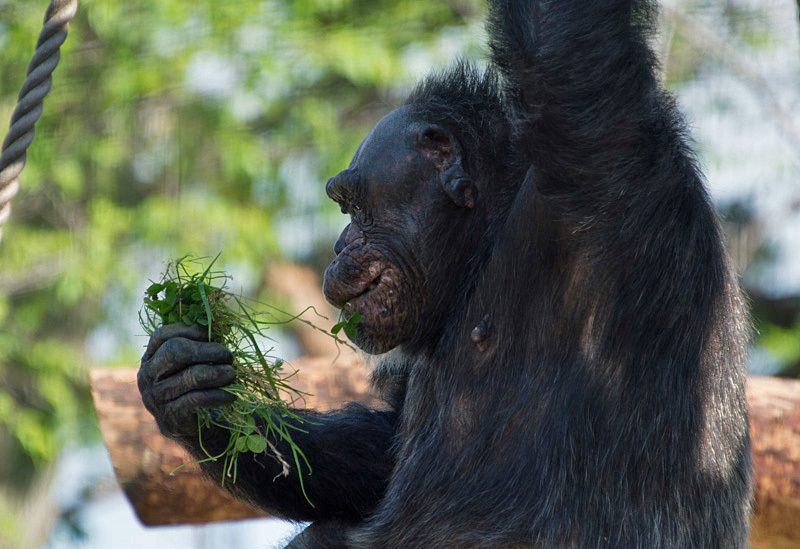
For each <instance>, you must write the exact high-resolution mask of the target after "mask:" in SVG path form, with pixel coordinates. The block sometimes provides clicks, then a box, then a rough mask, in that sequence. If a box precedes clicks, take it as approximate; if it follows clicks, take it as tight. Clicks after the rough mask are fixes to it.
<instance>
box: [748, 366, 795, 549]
mask: <svg viewBox="0 0 800 549" xmlns="http://www.w3.org/2000/svg"><path fill="white" fill-rule="evenodd" d="M747 401H748V404H749V406H750V436H751V437H752V439H753V465H754V468H755V514H754V516H753V520H752V522H751V532H750V545H751V546H752V547H765V548H766V547H769V548H772V549H797V548H798V547H800V381H796V380H790V379H780V378H771V377H750V378H749V379H748V381H747Z"/></svg>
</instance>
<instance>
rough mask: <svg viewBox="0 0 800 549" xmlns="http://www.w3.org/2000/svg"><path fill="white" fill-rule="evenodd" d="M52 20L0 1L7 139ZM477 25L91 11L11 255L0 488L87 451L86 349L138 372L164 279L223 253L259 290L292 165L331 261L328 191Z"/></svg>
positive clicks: (264, 12) (77, 26) (457, 20)
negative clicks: (192, 258)
mask: <svg viewBox="0 0 800 549" xmlns="http://www.w3.org/2000/svg"><path fill="white" fill-rule="evenodd" d="M47 4H48V2H47V1H45V0H41V1H33V0H11V1H9V0H0V74H2V79H0V121H7V120H9V119H10V116H11V113H12V111H13V109H14V106H15V103H16V95H17V93H18V90H19V87H20V86H21V84H22V82H23V80H24V78H25V71H26V68H27V64H28V61H29V59H30V57H31V54H32V53H33V48H34V45H35V42H36V36H37V34H38V32H39V30H40V27H41V22H42V18H43V15H44V11H45V8H46V7H47ZM479 9H480V8H479V2H477V1H472V0H460V1H453V2H450V3H447V2H428V1H427V0H402V1H399V2H398V1H394V0H381V1H373V0H370V1H366V0H360V1H358V0H287V1H278V0H243V1H242V0H237V1H232V0H214V1H212V0H205V1H196V0H191V1H190V0H142V1H137V2H130V1H123V0H81V1H80V5H79V11H78V14H77V16H76V18H75V20H74V21H73V22H72V23H71V24H70V34H69V38H68V39H67V42H66V44H65V45H64V47H63V48H62V53H61V64H60V65H59V67H58V69H57V70H56V72H55V74H54V82H53V89H52V91H51V94H50V95H49V97H48V98H47V99H46V101H45V112H44V116H43V117H42V119H41V121H40V122H39V124H38V125H37V130H36V131H37V136H36V140H35V141H34V143H33V146H32V147H31V149H30V151H29V153H28V163H27V166H26V168H25V170H24V171H23V172H22V175H21V178H20V179H21V192H20V193H19V195H18V196H17V197H16V199H15V200H14V203H13V212H12V217H11V219H10V221H9V222H8V223H7V224H6V226H5V227H4V230H3V240H2V243H0V484H2V485H3V486H5V487H6V488H7V489H8V488H11V489H12V491H16V492H18V493H22V492H24V490H25V489H26V488H27V487H28V486H29V485H30V482H31V479H32V478H33V477H34V475H35V473H36V471H38V470H41V469H43V468H46V467H47V465H48V464H49V463H51V462H52V460H53V459H54V458H55V456H56V455H57V453H58V451H59V449H60V448H61V447H62V446H63V444H64V443H68V442H71V441H75V440H76V439H77V440H83V439H84V438H85V435H87V434H88V435H89V436H91V434H92V433H94V432H95V429H96V428H95V427H94V421H95V420H94V417H95V416H94V412H93V409H92V407H91V403H90V400H89V397H88V389H87V371H88V369H89V368H90V367H93V366H98V365H100V364H97V363H95V361H97V360H98V358H97V353H92V352H91V348H92V345H87V341H90V342H94V345H95V346H99V347H101V348H104V347H109V346H111V347H112V349H111V350H106V351H104V352H102V353H100V355H101V356H102V361H103V362H107V363H108V362H110V363H120V364H126V365H134V364H136V362H137V361H138V356H139V355H140V353H141V346H142V345H143V343H144V340H143V339H142V338H141V337H140V338H138V339H137V338H134V337H131V334H132V333H137V332H138V330H137V327H136V322H137V320H136V311H137V309H138V303H139V302H140V300H141V292H142V291H143V290H144V288H145V287H146V286H147V284H146V282H147V280H146V279H147V277H148V276H150V277H153V276H157V274H158V273H159V272H160V270H162V269H163V266H164V263H165V262H166V261H168V260H169V259H171V258H174V257H178V256H181V255H183V254H185V253H187V252H194V253H195V254H197V255H199V256H212V257H213V256H214V255H216V254H217V253H219V252H223V255H222V259H221V262H222V263H221V265H222V267H223V268H225V266H226V265H234V266H235V270H236V271H237V272H244V273H246V274H248V275H249V278H251V279H252V280H254V281H255V285H256V286H258V280H259V279H260V273H261V270H262V268H263V265H264V264H265V263H266V262H268V261H270V259H271V258H274V257H275V256H276V255H278V254H280V247H279V243H278V241H277V240H276V238H277V237H276V231H275V227H274V221H275V218H276V212H281V211H287V210H288V211H289V212H290V213H291V212H292V208H293V207H294V208H297V207H298V206H296V205H294V204H290V203H294V202H295V201H294V200H293V199H292V196H293V193H296V192H297V191H296V187H297V185H298V184H299V183H302V182H298V181H296V178H297V177H299V176H298V174H297V172H298V170H297V169H296V168H297V165H298V164H300V165H303V168H304V169H303V170H302V174H301V176H302V177H303V178H304V179H305V180H306V183H309V182H311V183H313V184H314V185H317V186H318V187H319V190H318V191H315V193H316V195H317V198H315V199H313V200H310V201H307V202H308V205H307V208H310V210H313V211H309V212H305V211H299V212H295V213H297V214H298V215H303V214H306V213H314V214H316V216H317V217H316V219H319V220H321V221H319V222H318V223H319V224H321V227H316V228H315V227H313V226H310V227H309V229H308V230H309V231H310V232H311V233H313V234H317V235H324V236H325V237H326V240H328V245H329V243H330V240H331V239H330V234H329V233H330V227H329V226H328V225H326V222H325V219H326V218H331V219H332V218H333V217H334V216H338V212H337V210H336V208H335V206H334V205H333V203H331V204H330V205H328V204H327V203H325V202H323V200H322V197H323V192H322V188H323V183H324V180H325V178H326V177H327V176H329V175H332V174H333V173H335V172H337V171H339V170H341V169H342V168H343V167H345V166H346V165H347V162H348V161H349V157H350V156H351V155H352V153H353V151H354V150H355V147H356V146H357V144H358V143H359V141H360V140H361V139H362V138H363V136H364V135H365V134H366V132H367V131H368V129H369V128H370V127H371V126H372V125H373V124H374V123H375V122H376V121H377V119H378V118H379V117H380V116H381V115H382V114H384V113H385V112H387V111H388V110H389V108H390V107H391V106H392V104H393V103H395V102H397V101H398V100H399V98H401V97H402V95H403V94H404V93H406V92H407V91H408V89H409V87H410V86H411V85H412V83H413V82H414V81H415V80H416V79H417V77H418V76H419V74H418V73H417V72H415V67H420V66H424V67H426V68H427V67H429V66H430V65H432V64H433V65H435V64H436V63H437V62H438V63H440V64H444V63H446V62H448V61H450V60H451V58H452V57H453V55H452V52H453V51H458V52H469V50H470V49H473V50H474V47H475V46H474V44H477V43H480V41H481V35H480V33H478V32H475V31H474V29H475V28H476V27H475V25H479V24H480V23H479V18H480V17H479V16H480V14H479V13H478V11H477V10H479ZM469 24H472V25H473V26H472V27H470V26H468V25H469ZM478 28H479V27H478ZM416 70H419V69H416ZM2 123H3V124H5V122H2ZM312 159H313V160H312ZM293 189H295V190H293ZM301 202H302V201H301ZM300 207H302V204H301V206H300ZM311 223H313V222H311ZM331 223H334V222H331ZM335 223H338V224H339V225H341V220H338V221H336V222H335ZM312 244H313V242H312ZM256 291H258V288H257V287H256Z"/></svg>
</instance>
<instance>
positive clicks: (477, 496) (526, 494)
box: [143, 0, 751, 549]
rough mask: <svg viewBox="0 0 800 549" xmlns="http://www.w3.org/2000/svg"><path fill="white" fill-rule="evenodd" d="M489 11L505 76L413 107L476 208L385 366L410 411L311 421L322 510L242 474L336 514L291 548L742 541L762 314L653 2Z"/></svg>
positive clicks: (256, 470) (395, 395)
mask: <svg viewBox="0 0 800 549" xmlns="http://www.w3.org/2000/svg"><path fill="white" fill-rule="evenodd" d="M490 7H491V9H490V21H489V25H488V29H489V35H490V46H491V49H492V62H493V65H494V67H495V69H490V70H489V71H488V72H486V73H484V74H481V73H479V72H478V71H476V70H475V69H471V68H469V67H468V66H466V65H464V64H462V65H459V66H458V67H456V68H455V69H454V70H452V71H450V72H448V73H445V74H443V75H439V76H434V77H432V78H430V79H428V80H427V81H426V82H424V83H423V84H421V85H420V87H419V88H418V89H417V90H416V91H415V92H414V93H413V94H412V95H411V97H410V98H409V102H408V105H409V107H410V108H411V110H412V112H413V113H414V117H416V119H419V120H424V121H425V122H426V123H432V124H437V125H440V126H442V127H444V128H446V129H447V130H448V131H450V132H452V134H454V135H455V136H456V138H457V139H458V141H459V142H460V144H461V146H462V147H463V148H464V159H463V160H464V164H465V170H466V172H468V175H469V177H471V178H472V179H474V180H475V181H476V185H477V187H476V188H477V193H478V200H477V203H478V206H476V207H475V209H474V211H473V210H470V211H464V208H461V210H458V209H456V208H455V207H453V211H452V214H450V215H451V217H449V218H442V219H439V220H436V221H432V225H433V226H431V227H429V228H428V230H427V231H426V232H425V233H424V234H425V237H424V238H425V241H424V242H423V245H424V247H429V248H430V249H431V250H438V251H440V252H441V250H445V251H446V253H445V252H441V253H439V252H437V253H438V254H439V256H437V257H438V259H437V260H436V261H435V262H433V263H432V265H431V266H430V268H429V269H428V271H429V272H431V273H434V274H435V277H434V279H436V280H438V279H439V278H441V277H445V278H446V280H447V281H446V283H442V288H441V289H440V290H441V291H440V292H439V294H440V295H439V296H438V297H436V298H435V299H433V301H432V302H431V304H429V306H428V307H429V310H430V314H427V315H425V316H424V319H425V322H424V323H423V324H424V326H422V327H421V328H420V329H419V330H417V331H416V332H415V334H414V335H413V337H412V338H411V339H410V340H409V342H407V343H406V344H404V345H401V347H400V348H399V349H397V350H395V351H392V352H390V353H389V354H388V355H386V357H385V358H383V359H382V360H381V361H380V362H379V363H378V365H377V366H376V369H375V374H374V380H375V384H376V386H377V387H378V389H379V390H381V391H382V392H383V393H384V395H385V396H386V397H387V400H388V401H389V402H390V404H391V405H392V410H391V411H368V410H365V409H364V408H361V407H352V408H349V409H345V410H343V411H340V412H336V413H333V414H328V415H325V416H316V415H314V416H313V417H314V418H316V419H317V420H318V425H316V426H313V427H311V428H310V432H309V434H308V435H307V436H303V437H302V438H301V439H299V440H297V442H298V444H300V445H301V447H302V448H303V450H304V451H305V453H306V455H307V456H308V458H309V460H310V461H311V463H312V467H313V474H312V476H311V477H309V479H308V481H307V487H308V489H309V493H310V495H311V499H312V501H314V503H315V505H316V507H314V508H313V509H312V508H310V507H309V506H308V504H307V503H306V502H305V501H304V500H303V498H302V497H300V496H299V492H298V487H297V482H296V478H295V476H294V475H290V476H289V477H287V478H285V479H279V480H278V481H276V482H275V483H274V484H273V477H274V475H275V474H276V472H277V466H274V467H272V466H270V464H261V465H259V466H255V465H251V466H248V465H247V464H244V465H241V464H240V468H239V480H238V481H237V483H236V487H235V489H236V490H237V491H239V492H240V493H242V494H244V495H245V497H248V498H249V499H251V500H253V501H255V503H257V504H259V505H261V506H262V507H264V508H266V509H270V510H272V511H273V512H277V513H279V514H281V515H282V516H286V517H288V518H291V519H296V520H315V521H317V522H315V524H314V525H312V526H311V527H310V528H309V529H308V530H307V531H306V532H305V533H304V534H302V535H301V536H299V537H298V538H296V539H295V541H294V542H293V543H292V544H291V545H290V546H291V547H353V548H356V547H358V548H417V547H420V548H421V547H425V548H437V547H438V548H445V547H447V548H498V547H517V548H521V547H530V548H533V547H537V548H573V547H574V548H587V547H607V548H637V547H643V548H658V547H664V548H672V547H697V548H714V547H718V548H721V549H722V548H724V549H727V548H733V547H744V546H745V543H746V540H747V534H748V520H749V512H750V497H751V496H750V494H751V462H750V447H749V436H748V430H747V411H746V406H745V398H744V379H745V371H744V366H743V363H744V355H745V352H746V345H747V337H748V327H747V323H746V316H745V314H744V312H743V308H742V305H741V299H740V296H739V292H738V286H737V281H736V278H735V276H734V275H733V274H732V272H731V268H730V265H729V262H728V259H727V255H726V253H725V250H724V248H723V244H722V237H721V234H720V228H719V225H718V222H717V219H716V217H715V213H714V211H713V208H712V206H711V204H710V201H709V198H708V196H707V194H706V191H705V190H704V187H703V183H702V178H701V175H700V173H699V170H698V168H697V166H696V163H695V161H694V159H693V155H692V152H691V150H690V149H689V147H688V145H687V141H688V139H687V137H686V135H685V129H684V126H683V122H682V121H681V118H680V116H679V115H678V113H677V111H676V108H675V105H674V102H673V100H672V99H671V97H670V96H669V95H668V94H667V93H666V92H665V91H664V90H663V89H662V88H661V87H660V85H659V83H658V81H657V79H656V76H655V70H656V60H655V58H654V55H653V53H652V51H651V50H650V48H649V47H648V45H647V39H648V37H649V35H650V33H651V30H652V26H653V21H654V19H655V13H656V10H655V7H654V6H653V4H652V3H650V2H646V1H636V2H633V1H618V0H617V1H611V0H605V1H597V2H578V1H561V2H557V1H539V2H536V1H522V0H506V1H502V0H496V1H493V2H490ZM495 70H496V71H497V73H495ZM498 75H499V76H498ZM437 200H441V201H444V200H445V199H444V197H442V198H441V199H437ZM440 206H441V205H439V206H436V207H440ZM432 207H433V206H432ZM470 216H471V217H470ZM465 219H467V220H470V221H469V224H468V225H463V224H462V223H466V222H465V221H464V220H465ZM354 222H355V221H354ZM464 227H467V228H464ZM397 238H398V239H403V238H404V236H403V235H398V236H397ZM420 253H421V254H423V255H424V254H426V253H430V252H423V251H421V252H420ZM437 277H438V278H437ZM448 277H449V278H448ZM443 280H444V279H443ZM146 358H147V355H146ZM148 360H154V359H148ZM148 364H149V363H148ZM148 367H149V366H148ZM144 368H145V362H143V369H144ZM143 386H144V387H145V388H144V389H143V394H146V393H147V391H150V389H148V387H150V386H149V385H147V383H144V385H143ZM147 394H149V393H147ZM145 401H146V402H147V399H146V400H145ZM150 407H151V409H153V410H155V411H154V414H155V415H156V417H159V414H161V417H164V413H163V412H161V411H159V409H158V406H156V405H151V406H150ZM182 441H183V442H184V444H186V445H187V446H188V447H190V448H193V447H194V446H196V442H194V441H193V440H192V439H191V437H184V438H183V439H182ZM195 450H196V448H195ZM262 466H263V467H262ZM207 467H209V468H211V469H213V468H214V467H215V466H214V465H207ZM212 473H214V474H216V475H218V474H219V471H212Z"/></svg>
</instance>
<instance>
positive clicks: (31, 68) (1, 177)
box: [0, 0, 78, 239]
mask: <svg viewBox="0 0 800 549" xmlns="http://www.w3.org/2000/svg"><path fill="white" fill-rule="evenodd" d="M76 11H78V0H52V2H50V6H48V8H47V13H45V16H44V26H43V27H42V32H41V33H40V34H39V40H38V41H37V42H36V51H35V52H34V54H33V58H31V62H30V64H29V65H28V76H27V78H25V82H24V83H23V84H22V89H21V90H20V92H19V98H18V99H17V108H16V109H15V110H14V114H13V115H12V116H11V127H10V129H9V130H8V135H6V138H5V140H4V141H3V148H2V153H0V239H2V237H3V229H2V227H3V224H4V223H5V222H6V220H7V219H8V217H9V215H11V199H12V198H14V196H15V195H16V194H17V191H18V190H19V174H20V172H22V168H24V167H25V159H26V157H27V150H28V147H30V145H31V143H33V136H34V133H35V132H34V124H36V122H37V121H38V120H39V117H40V116H42V102H43V100H44V98H45V96H46V95H47V93H48V92H49V91H50V86H51V84H52V82H53V79H52V74H53V70H55V68H56V65H58V61H59V59H60V57H61V54H60V48H61V44H63V43H64V40H66V39H67V30H68V25H67V23H69V21H70V20H71V19H72V18H73V17H74V16H75V12H76Z"/></svg>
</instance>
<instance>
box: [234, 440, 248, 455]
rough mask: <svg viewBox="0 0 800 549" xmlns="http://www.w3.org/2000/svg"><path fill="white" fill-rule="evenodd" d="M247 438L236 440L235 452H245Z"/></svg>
mask: <svg viewBox="0 0 800 549" xmlns="http://www.w3.org/2000/svg"><path fill="white" fill-rule="evenodd" d="M248 438H249V437H246V436H240V437H239V438H237V439H236V451H237V452H246V451H247V439H248Z"/></svg>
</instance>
